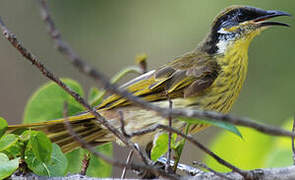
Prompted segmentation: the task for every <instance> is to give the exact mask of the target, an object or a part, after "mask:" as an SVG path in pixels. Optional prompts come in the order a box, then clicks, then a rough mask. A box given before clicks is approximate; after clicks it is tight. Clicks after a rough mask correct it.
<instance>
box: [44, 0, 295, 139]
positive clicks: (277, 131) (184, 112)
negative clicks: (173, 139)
mask: <svg viewBox="0 0 295 180" xmlns="http://www.w3.org/2000/svg"><path fill="white" fill-rule="evenodd" d="M39 2H40V4H41V14H42V16H43V19H44V21H45V23H46V24H47V26H48V28H49V33H50V35H51V37H52V39H53V40H54V41H55V44H56V46H57V47H58V50H59V51H60V52H61V53H62V54H64V55H65V56H67V57H68V58H69V60H70V61H71V63H72V64H73V65H74V66H75V67H76V68H77V69H78V70H79V71H81V72H83V73H84V74H87V75H88V76H90V77H91V78H93V79H95V80H97V81H99V82H101V84H102V85H103V87H104V88H105V89H106V90H107V91H109V92H111V93H114V94H118V95H120V96H122V97H124V98H127V99H128V100H130V101H132V102H133V103H134V104H136V105H137V106H139V107H142V108H144V109H148V110H152V111H155V112H157V113H158V114H159V115H161V116H163V117H164V118H167V117H169V116H172V118H175V117H179V116H184V117H191V118H197V119H206V120H209V121H212V120H213V121H222V122H228V123H232V124H235V125H239V126H244V127H249V128H253V129H255V130H257V131H259V132H262V133H265V134H269V135H275V136H289V137H292V136H295V133H293V132H290V131H286V130H284V129H281V128H277V127H274V126H269V125H264V124H260V123H257V122H255V121H252V120H250V119H249V118H243V117H236V116H233V115H228V114H227V115H225V114H221V113H218V112H213V111H203V110H192V109H173V110H169V108H161V107H159V106H156V105H154V104H151V103H148V102H146V101H144V100H142V99H140V98H138V97H136V96H133V95H132V94H131V93H129V92H128V91H126V90H124V89H119V88H118V87H117V86H116V85H114V84H111V83H110V82H109V80H108V78H107V77H106V76H105V75H104V74H102V73H101V72H99V71H97V70H95V69H94V68H92V67H91V66H89V65H88V64H87V63H86V61H85V60H83V59H82V58H81V57H80V56H78V55H77V53H75V52H74V51H73V49H72V48H71V47H70V46H69V45H68V44H67V43H66V42H65V41H63V40H62V38H61V35H60V33H59V31H58V30H57V29H56V27H55V24H54V22H53V20H52V18H51V16H50V13H49V10H48V5H47V3H46V0H39Z"/></svg>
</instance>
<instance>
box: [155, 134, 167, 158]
mask: <svg viewBox="0 0 295 180" xmlns="http://www.w3.org/2000/svg"><path fill="white" fill-rule="evenodd" d="M167 151H168V134H167V133H162V134H160V135H158V136H157V137H156V138H155V139H154V142H153V148H152V150H151V159H152V160H153V161H156V160H157V159H158V158H159V157H161V156H163V155H164V154H165V153H166V152H167Z"/></svg>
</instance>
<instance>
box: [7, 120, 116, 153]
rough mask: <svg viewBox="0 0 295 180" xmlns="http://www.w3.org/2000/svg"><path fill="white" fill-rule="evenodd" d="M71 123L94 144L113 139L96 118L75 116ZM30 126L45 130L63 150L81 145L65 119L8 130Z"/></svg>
mask: <svg viewBox="0 0 295 180" xmlns="http://www.w3.org/2000/svg"><path fill="white" fill-rule="evenodd" d="M69 122H70V125H71V127H72V129H73V131H74V132H75V133H76V134H77V135H78V136H79V137H81V138H82V139H83V140H84V141H86V142H87V143H89V144H92V145H98V144H102V143H107V142H110V141H112V138H111V137H110V136H109V133H108V131H107V130H106V129H104V128H102V127H101V125H99V124H98V123H97V122H96V121H95V119H93V118H91V117H89V118H88V119H87V118H85V119H81V118H77V117H75V116H73V117H69ZM21 128H28V129H32V130H37V131H43V132H44V133H45V134H47V136H48V137H49V138H50V140H51V141H52V142H53V143H56V144H58V145H59V146H60V147H61V149H62V151H63V152H65V153H66V152H70V151H72V150H74V149H76V148H77V147H79V146H80V144H79V143H78V142H76V141H75V139H74V138H73V137H72V136H71V135H70V134H69V132H68V130H67V128H66V126H65V120H64V119H59V120H53V121H46V122H41V123H32V124H21V125H11V126H8V132H12V131H14V130H17V129H21Z"/></svg>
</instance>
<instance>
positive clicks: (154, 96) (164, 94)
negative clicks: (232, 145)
mask: <svg viewBox="0 0 295 180" xmlns="http://www.w3.org/2000/svg"><path fill="white" fill-rule="evenodd" d="M277 16H290V15H289V14H288V13H286V12H282V11H274V10H263V9H259V8H255V7H250V6H231V7H229V8H227V9H225V10H224V11H222V12H221V13H219V15H218V16H217V17H216V18H215V19H214V21H213V23H212V26H211V28H210V30H209V33H208V35H207V36H206V37H205V39H204V40H203V41H202V42H201V43H199V45H198V46H197V48H196V49H195V50H193V51H191V52H188V53H186V54H184V55H182V56H180V57H178V58H176V59H175V60H173V61H171V62H170V63H168V64H166V65H163V66H162V67H160V68H158V69H156V70H152V71H149V72H147V73H145V74H143V75H141V76H139V77H137V78H135V79H132V80H131V81H129V82H127V83H126V84H124V85H123V86H121V88H124V89H126V90H128V91H129V92H130V93H132V94H133V95H135V96H137V97H139V98H142V99H143V100H145V101H148V102H151V103H153V104H155V105H158V106H161V107H169V103H168V97H169V98H170V99H171V100H172V101H173V108H191V109H201V110H210V111H216V112H220V113H228V112H229V111H230V109H231V108H232V105H233V103H234V102H235V101H236V99H237V97H238V95H239V93H240V90H241V88H242V85H243V83H244V81H245V78H246V75H247V66H248V47H249V45H250V42H251V41H252V39H253V38H254V37H255V36H257V35H258V34H260V32H262V31H263V30H265V29H267V28H269V27H271V26H288V25H287V24H284V23H280V22H271V21H267V20H268V19H270V18H274V17H277ZM96 108H97V112H99V113H100V114H101V115H103V116H104V117H105V118H106V119H107V120H108V121H109V123H110V124H112V125H113V126H115V127H116V128H118V130H120V120H119V118H120V116H119V113H118V112H119V111H121V112H122V113H123V117H124V121H125V129H126V131H127V132H129V133H130V132H133V131H136V130H140V129H143V128H147V127H150V126H152V125H154V124H168V120H167V119H165V118H163V117H161V116H159V115H158V114H157V113H156V112H154V111H150V110H146V109H142V108H140V107H137V106H135V105H133V104H132V103H131V102H129V101H128V100H127V99H124V98H122V97H120V96H118V95H110V96H109V97H107V98H106V99H105V100H104V101H103V102H102V103H101V104H100V105H99V106H97V107H96ZM69 121H70V122H71V124H72V127H73V129H74V130H75V132H76V133H77V134H78V135H79V136H81V137H83V138H84V140H86V141H87V142H89V143H91V144H100V143H106V142H111V141H116V142H118V143H121V142H120V141H119V140H118V139H117V138H116V137H115V136H114V135H113V134H112V133H110V132H109V131H108V130H107V129H106V128H105V127H103V126H102V125H101V124H99V123H98V122H97V121H96V120H95V118H94V117H93V115H92V114H90V113H89V112H85V113H82V114H79V115H76V116H72V117H69ZM184 126H185V122H182V121H179V120H177V119H175V120H173V127H174V128H177V129H183V128H184ZM24 127H26V128H31V129H34V130H41V131H44V132H45V133H46V134H47V135H48V137H49V138H50V139H51V140H52V142H54V143H57V144H58V145H59V146H60V147H61V148H62V150H63V151H64V152H68V151H71V150H73V149H75V148H76V147H78V146H79V144H78V143H77V142H75V141H74V140H73V138H72V137H71V136H70V135H69V134H68V132H67V129H66V128H65V125H64V119H59V120H53V121H47V122H42V123H34V124H25V125H12V126H9V130H15V129H17V128H24ZM206 127H208V125H204V124H200V125H195V126H193V127H191V129H190V133H196V132H198V131H200V130H202V129H204V128H206ZM156 133H159V132H153V133H150V134H147V135H144V136H138V137H134V138H132V141H134V142H135V143H138V144H139V145H142V146H146V145H147V144H148V143H150V142H152V141H153V138H154V136H155V134H156Z"/></svg>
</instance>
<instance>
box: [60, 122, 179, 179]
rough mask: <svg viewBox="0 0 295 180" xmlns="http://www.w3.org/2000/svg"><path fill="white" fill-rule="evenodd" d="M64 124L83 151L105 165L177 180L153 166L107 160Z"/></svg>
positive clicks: (69, 126) (68, 125)
mask: <svg viewBox="0 0 295 180" xmlns="http://www.w3.org/2000/svg"><path fill="white" fill-rule="evenodd" d="M65 124H66V128H67V130H68V132H69V134H70V135H71V136H72V137H73V138H74V139H75V140H76V141H77V142H79V143H80V144H81V146H82V147H84V148H85V149H87V150H88V151H89V152H91V153H92V154H94V155H95V156H97V157H99V158H101V159H103V160H104V161H106V162H107V163H110V164H112V165H114V166H117V167H120V168H126V169H144V170H147V171H149V172H152V173H155V174H156V175H159V176H163V177H168V178H171V179H178V178H177V177H176V176H173V175H171V174H168V173H166V172H165V171H163V170H161V169H156V168H154V167H153V166H150V165H137V164H133V163H131V164H129V163H123V162H120V161H116V160H114V159H111V158H109V157H108V156H105V155H104V154H102V153H100V152H98V151H95V149H94V148H93V147H92V146H91V145H89V144H88V143H87V142H86V141H84V140H83V139H82V138H80V137H79V136H78V135H77V134H76V133H75V132H74V131H73V129H72V127H71V125H70V123H69V121H68V120H67V118H65Z"/></svg>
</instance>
